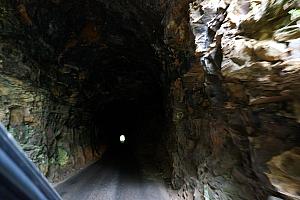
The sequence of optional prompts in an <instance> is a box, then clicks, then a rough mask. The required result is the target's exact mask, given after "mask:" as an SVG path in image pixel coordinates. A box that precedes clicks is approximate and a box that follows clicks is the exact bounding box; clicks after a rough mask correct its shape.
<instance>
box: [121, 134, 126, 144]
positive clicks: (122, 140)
mask: <svg viewBox="0 0 300 200" xmlns="http://www.w3.org/2000/svg"><path fill="white" fill-rule="evenodd" d="M120 142H121V143H124V142H125V135H121V136H120Z"/></svg>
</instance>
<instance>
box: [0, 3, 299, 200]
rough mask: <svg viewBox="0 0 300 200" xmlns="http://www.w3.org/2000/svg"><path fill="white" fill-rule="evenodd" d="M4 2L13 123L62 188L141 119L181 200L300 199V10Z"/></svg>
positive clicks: (1, 88)
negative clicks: (69, 175) (64, 178)
mask: <svg viewBox="0 0 300 200" xmlns="http://www.w3.org/2000/svg"><path fill="white" fill-rule="evenodd" d="M1 2H3V4H2V5H3V6H2V5H1V12H2V14H1V18H0V27H3V31H2V32H1V35H0V37H1V42H0V71H1V73H0V80H1V82H0V93H1V100H0V103H1V110H0V120H1V121H2V122H4V124H5V125H7V126H8V128H9V129H10V130H11V131H12V132H13V133H14V135H15V137H16V138H17V139H18V140H19V141H20V143H21V144H22V146H23V147H24V149H25V150H26V151H27V152H28V153H29V155H30V157H31V158H32V159H33V160H34V161H35V163H37V165H38V166H39V167H40V169H42V171H43V172H44V173H46V174H48V177H49V178H50V179H55V177H58V178H59V177H61V174H63V173H64V170H65V169H68V168H71V167H74V166H78V167H80V166H82V165H84V164H85V163H87V162H89V161H91V160H93V159H96V158H98V157H99V156H101V154H102V153H103V151H104V149H105V148H106V145H104V142H103V141H106V140H110V139H111V137H110V136H108V135H105V136H103V135H101V134H95V133H96V132H97V133H99V132H105V131H106V129H108V128H109V126H114V124H116V123H119V124H122V126H126V124H128V123H130V121H135V120H137V121H138V123H137V125H136V126H137V127H136V128H137V129H140V130H147V131H145V134H144V135H143V136H145V137H144V138H147V139H149V141H151V142H150V143H148V144H150V145H149V146H147V148H149V149H150V150H149V151H147V152H146V151H145V152H139V153H140V154H142V155H146V156H148V157H149V154H148V153H149V152H151V150H152V151H153V149H156V150H158V156H159V157H160V159H161V161H162V162H161V163H163V164H164V165H163V166H166V167H165V168H164V169H163V170H164V171H165V172H166V174H167V175H168V176H169V178H171V182H172V186H173V188H174V189H176V190H177V194H178V195H177V196H176V197H174V199H176V198H178V199H204V200H208V199H216V200H217V199H233V200H236V199H249V200H250V199H251V200H252V199H267V198H271V199H272V197H271V196H274V198H275V196H276V197H281V198H296V199H297V198H298V199H299V192H300V189H299V187H300V186H299V170H300V169H299V142H300V138H299V134H298V133H299V132H300V126H299V121H300V106H299V105H300V100H299V99H300V96H299V92H300V91H299V84H300V74H299V72H300V70H299V69H300V60H299V59H300V49H299V44H300V38H299V37H300V35H299V33H300V31H299V30H300V29H299V7H300V5H299V2H298V1H287V0H273V1H267V0H261V1H252V0H250V1H247V0H245V1H238V0H232V1H229V0H228V1H227V0H221V1H219V0H194V1H190V0H161V1H141V0H130V1H117V0H114V1H104V0H103V1H102V0H98V1H87V0H80V1H69V0H61V1H48V0H44V1H34V0H30V1H18V2H17V3H15V4H12V3H11V2H10V1H1ZM120 102H121V103H120ZM124 102H126V103H124ZM120 105H121V106H120ZM119 111H121V114H120V115H119V116H118V117H115V116H116V115H118V113H119ZM158 113H159V117H157V116H156V115H157V114H158ZM101 114H103V115H104V116H101ZM146 115H147V117H136V116H146ZM99 116H100V117H99ZM106 116H109V117H106ZM134 116H135V117H134ZM142 118H143V119H144V120H141V119H142ZM163 118H164V119H163ZM114 120H115V121H114ZM99 124H105V125H106V126H103V127H102V126H99ZM158 124H160V125H158ZM161 126H164V127H163V128H161ZM127 128H128V127H127ZM130 128H133V126H132V127H130ZM115 131H116V130H115ZM117 131H120V130H117ZM146 132H147V133H146ZM155 133H156V134H155ZM160 136H161V137H160ZM95 141H98V142H95ZM146 143H147V142H146V141H145V142H142V144H146ZM153 144H159V145H153ZM153 147H154V148H153ZM166 150H167V155H165V151H166ZM93 151H94V154H93ZM154 151H155V150H154ZM97 152H98V154H97ZM151 155H152V154H151Z"/></svg>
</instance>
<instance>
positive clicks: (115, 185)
mask: <svg viewBox="0 0 300 200" xmlns="http://www.w3.org/2000/svg"><path fill="white" fill-rule="evenodd" d="M56 190H57V191H58V193H59V194H60V195H61V196H62V198H63V199H64V200H96V199H97V200H98V199H99V200H169V199H170V197H169V195H168V193H167V191H166V189H165V187H164V185H163V184H162V183H160V182H159V181H153V179H152V180H151V179H148V178H147V177H142V176H141V173H140V169H139V167H138V164H137V162H136V160H135V159H134V157H133V156H132V154H131V153H130V152H129V151H124V150H122V149H119V151H116V152H109V153H107V154H106V155H105V156H104V158H103V159H102V160H101V161H98V162H96V163H94V164H92V165H91V166H89V167H87V168H86V169H84V170H82V171H81V172H80V173H78V174H76V175H75V176H73V177H71V178H69V179H68V180H67V181H65V182H63V183H61V184H59V185H58V186H56Z"/></svg>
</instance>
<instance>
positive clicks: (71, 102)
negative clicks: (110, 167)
mask: <svg viewBox="0 0 300 200" xmlns="http://www.w3.org/2000/svg"><path fill="white" fill-rule="evenodd" d="M0 9H1V16H0V27H2V28H1V33H0V105H1V106H0V121H1V123H3V124H4V125H5V126H6V127H7V128H8V130H9V131H10V132H11V133H12V134H13V136H14V137H15V138H16V139H17V141H18V142H19V143H20V145H21V147H22V148H23V149H24V150H25V152H26V153H27V155H28V156H29V158H31V159H32V160H33V162H34V163H35V164H36V165H37V166H38V167H39V169H40V170H41V171H42V172H43V173H44V174H45V175H46V176H47V177H48V178H49V180H50V181H53V182H57V181H60V180H61V179H63V178H64V177H65V176H66V175H67V174H69V173H70V172H72V171H74V170H76V169H79V168H81V167H83V166H85V165H86V164H88V163H90V162H92V161H93V160H96V159H97V158H99V156H100V155H101V151H99V152H96V151H95V149H96V147H95V146H94V145H93V144H94V143H92V142H91V141H92V140H93V138H92V135H93V134H92V133H93V132H94V131H95V130H94V126H93V124H92V121H91V114H90V111H89V110H87V109H84V108H82V107H79V106H75V104H76V99H75V98H74V97H75V95H72V93H71V92H70V90H71V91H72V88H71V87H69V86H66V84H64V83H63V82H66V81H65V80H70V77H67V78H66V79H65V80H63V81H62V78H61V77H62V73H63V72H60V73H57V72H55V70H57V67H58V66H55V65H53V64H52V63H53V62H51V63H49V60H51V59H52V58H53V57H52V56H53V51H52V50H53V49H51V47H50V46H47V44H46V42H45V41H44V40H43V39H42V38H40V37H39V36H38V35H37V34H36V33H32V32H28V30H31V29H29V27H28V26H30V20H29V19H27V17H28V16H27V17H26V13H25V11H26V10H25V11H24V9H25V8H24V7H23V8H20V9H21V10H22V9H23V11H22V12H21V11H20V12H21V13H19V12H17V11H16V9H15V7H14V6H13V4H11V3H10V2H8V1H1V6H0ZM22 13H23V14H22ZM28 23H29V24H28ZM69 71H70V70H69ZM64 73H66V72H64ZM70 76H72V75H70ZM66 88H68V89H69V90H68V89H66ZM72 92H74V93H76V91H74V90H73V91H72ZM70 93H71V94H70ZM102 150H103V149H102Z"/></svg>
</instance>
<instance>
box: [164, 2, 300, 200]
mask: <svg viewBox="0 0 300 200" xmlns="http://www.w3.org/2000/svg"><path fill="white" fill-rule="evenodd" d="M187 10H189V17H187V16H186V15H185V13H186V12H187ZM167 19H168V20H167V21H166V25H165V26H166V30H165V34H166V36H167V38H166V40H167V42H168V43H169V46H170V48H171V50H170V51H171V52H172V53H173V60H172V61H173V62H172V64H170V65H169V69H170V71H172V72H173V76H169V78H170V80H171V83H170V87H171V88H170V105H171V106H170V113H171V114H172V117H171V118H172V122H171V124H173V128H172V129H171V130H170V132H171V134H170V136H169V138H168V139H169V143H168V144H169V148H168V149H169V155H170V157H171V158H172V162H171V163H172V165H173V167H172V184H173V187H174V188H176V189H177V190H178V199H205V200H207V199H267V198H271V197H272V196H274V197H275V196H276V197H280V198H287V199H288V198H295V199H299V198H300V196H299V191H300V185H299V180H298V179H299V171H300V168H299V144H300V143H299V141H300V140H299V139H300V138H299V131H300V125H299V99H300V97H299V84H300V76H299V75H300V74H299V73H300V72H299V70H300V65H299V58H300V54H299V47H298V45H297V44H299V40H300V38H299V30H300V29H299V2H297V1H284V0H277V1H276V0H275V1H209V0H203V1H200V0H196V1H193V2H188V1H183V0H182V1H173V7H170V8H169V12H168V13H167ZM189 33H193V35H194V37H191V34H189ZM191 41H192V42H193V43H194V45H191ZM170 74H172V73H170ZM174 74H175V75H174Z"/></svg>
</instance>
